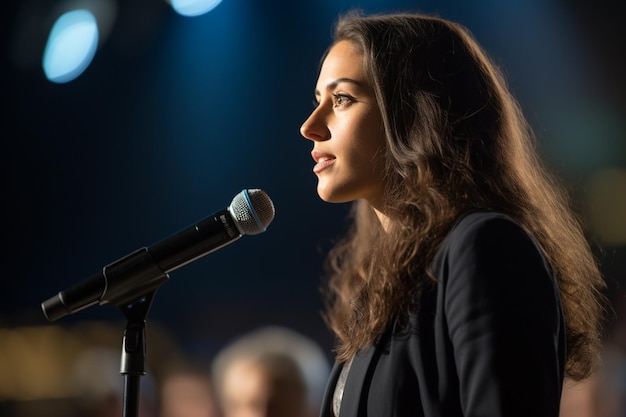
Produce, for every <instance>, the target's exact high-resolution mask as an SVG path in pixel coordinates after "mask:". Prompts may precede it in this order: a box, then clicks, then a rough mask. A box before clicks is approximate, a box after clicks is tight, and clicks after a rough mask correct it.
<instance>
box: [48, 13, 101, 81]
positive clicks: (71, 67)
mask: <svg viewBox="0 0 626 417" xmlns="http://www.w3.org/2000/svg"><path fill="white" fill-rule="evenodd" d="M97 48H98V24H97V22H96V18H95V17H94V15H93V14H92V13H91V12H90V11H88V10H83V9H80V10H73V11H71V12H67V13H65V14H63V15H62V16H61V17H59V19H57V21H56V22H55V24H54V26H53V27H52V30H51V31H50V35H49V36H48V41H47V43H46V48H45V50H44V53H43V70H44V73H45V74H46V77H47V78H48V80H50V81H52V82H55V83H66V82H68V81H72V80H73V79H75V78H76V77H78V76H79V75H80V74H82V73H83V71H85V69H87V67H88V66H89V64H90V63H91V60H92V59H93V57H94V55H95V53H96V49H97Z"/></svg>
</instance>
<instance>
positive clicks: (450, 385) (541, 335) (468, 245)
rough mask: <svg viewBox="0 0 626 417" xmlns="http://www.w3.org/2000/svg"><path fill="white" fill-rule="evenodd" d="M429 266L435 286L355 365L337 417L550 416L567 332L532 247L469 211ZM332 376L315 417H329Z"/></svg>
mask: <svg viewBox="0 0 626 417" xmlns="http://www.w3.org/2000/svg"><path fill="white" fill-rule="evenodd" d="M433 262H434V263H433V271H434V272H435V273H436V274H437V277H438V280H439V284H438V285H437V286H433V289H432V290H428V291H423V292H422V294H421V295H420V297H419V299H418V300H417V301H418V302H417V303H416V305H417V307H416V311H414V313H413V314H412V315H411V316H410V318H409V319H408V320H405V323H404V324H398V323H395V324H394V325H392V326H390V327H389V329H388V330H387V331H386V332H385V334H383V335H382V336H381V337H380V338H379V340H378V341H377V342H376V343H375V345H374V346H370V347H369V348H367V349H365V350H363V351H361V352H360V353H358V354H357V355H356V356H355V357H354V359H353V362H352V366H351V368H350V373H349V375H348V379H347V381H346V386H345V390H344V393H343V400H342V404H341V412H340V417H356V416H359V417H365V416H367V417H408V416H411V417H413V416H414V417H418V416H425V417H461V416H464V417H479V416H480V417H495V416H505V417H513V416H519V417H540V416H550V417H558V415H559V404H560V397H561V388H562V383H563V375H564V361H565V327H564V323H563V313H562V309H561V303H560V300H559V296H558V292H557V286H556V282H555V279H554V277H553V275H552V273H551V269H550V267H549V266H548V264H547V262H546V260H545V259H544V257H543V254H542V251H541V250H540V249H539V248H538V246H537V245H536V244H535V242H534V241H533V240H532V239H531V238H530V237H529V235H528V234H527V233H526V232H525V231H524V230H523V229H522V228H521V227H520V226H518V225H517V224H516V223H515V222H513V221H512V220H511V219H510V218H508V217H506V216H504V215H502V214H498V213H486V212H482V213H473V214H470V215H467V216H466V217H464V218H463V219H462V220H461V221H460V222H458V224H456V226H455V227H454V228H453V229H452V230H451V231H450V233H449V234H448V236H447V237H446V238H445V240H444V241H443V242H442V245H441V247H440V249H439V251H438V252H437V254H436V256H435V258H434V261H433ZM417 310H419V311H417ZM340 370H341V364H335V366H334V368H333V370H332V372H331V376H330V379H329V382H328V386H327V388H326V394H325V396H324V400H323V403H322V411H321V414H320V415H321V416H322V417H332V416H333V414H332V412H331V404H332V397H333V391H334V388H335V383H336V381H337V378H338V375H339V372H340Z"/></svg>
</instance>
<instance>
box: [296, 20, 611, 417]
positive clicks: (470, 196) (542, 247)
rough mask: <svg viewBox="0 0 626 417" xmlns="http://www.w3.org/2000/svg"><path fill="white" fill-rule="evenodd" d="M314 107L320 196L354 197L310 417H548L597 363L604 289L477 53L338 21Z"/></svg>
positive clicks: (461, 36) (454, 42) (473, 48)
mask: <svg viewBox="0 0 626 417" xmlns="http://www.w3.org/2000/svg"><path fill="white" fill-rule="evenodd" d="M315 95H316V102H317V105H316V108H315V109H314V110H313V112H312V114H311V115H310V116H309V118H308V119H307V120H306V121H305V122H304V124H303V125H302V127H301V134H302V135H303V136H304V137H305V138H306V139H309V140H311V141H312V143H313V151H312V156H313V159H314V160H315V167H314V169H313V171H314V173H315V174H316V175H317V177H318V186H317V192H318V194H319V196H320V198H322V199H323V200H324V201H327V202H335V203H343V202H354V204H353V209H352V223H351V228H350V230H349V232H348V233H347V234H346V236H345V237H344V238H343V239H341V240H340V241H339V242H338V243H337V244H336V246H335V247H334V248H333V250H332V251H331V253H330V254H329V257H328V265H329V275H330V277H329V290H328V294H327V295H328V298H327V300H328V308H327V311H326V319H327V321H328V323H329V325H330V327H331V328H332V330H333V331H334V332H335V334H336V337H337V347H336V353H337V356H336V358H337V363H336V365H335V368H334V369H333V372H332V375H331V378H330V381H329V384H328V388H327V393H326V397H325V399H324V403H323V410H322V416H325V417H326V416H328V417H331V416H334V417H351V416H357V415H358V416H371V417H385V416H427V417H439V416H441V417H454V416H466V417H467V416H524V417H528V416H554V417H556V416H558V414H559V402H560V395H561V389H562V384H563V380H564V377H567V378H572V379H574V380H581V379H584V378H585V377H587V376H589V375H590V374H591V372H592V371H593V369H594V366H595V360H596V357H597V352H598V349H599V347H600V345H601V326H600V324H601V316H602V312H603V304H604V299H603V297H602V295H601V294H602V288H603V280H602V278H601V276H600V273H599V271H598V268H597V265H596V264H595V261H594V259H593V256H592V254H591V251H590V249H589V246H588V245H587V243H586V241H585V238H584V235H583V232H582V230H581V227H580V225H579V223H578V222H577V220H576V218H575V216H574V215H573V214H572V213H571V211H570V209H569V208H568V205H567V198H566V196H565V194H564V192H563V191H562V190H561V189H560V188H559V186H558V185H557V184H556V182H555V181H554V180H553V179H552V177H551V176H550V175H549V174H548V173H547V171H546V170H545V169H544V168H543V167H542V165H541V162H540V160H539V158H538V156H537V154H536V152H535V150H534V149H533V138H532V135H531V132H530V129H529V127H528V125H527V123H526V121H525V119H524V117H523V115H522V113H521V111H520V109H519V107H518V105H517V103H516V102H515V100H514V98H513V97H512V95H511V93H510V92H509V91H508V90H507V86H506V84H505V81H504V80H503V77H502V76H501V74H500V73H499V72H498V70H497V68H496V67H495V66H494V64H493V63H492V62H491V61H490V60H489V58H488V57H487V56H486V54H485V52H484V51H483V50H482V49H481V48H480V46H479V45H478V44H477V42H476V41H475V40H474V39H473V37H472V36H471V35H470V34H469V32H468V31H467V30H465V29H464V28H463V27H461V26H459V25H458V24H455V23H452V22H449V21H446V20H443V19H440V18H435V17H429V16H425V15H417V14H415V15H412V14H392V15H380V16H369V17H364V16H359V15H356V14H351V15H347V16H344V17H343V18H342V19H340V21H339V22H338V24H337V27H336V30H335V40H334V42H333V45H331V47H330V49H329V50H328V52H327V54H326V56H325V58H324V60H323V63H322V67H321V70H320V73H319V77H318V80H317V86H316V90H315Z"/></svg>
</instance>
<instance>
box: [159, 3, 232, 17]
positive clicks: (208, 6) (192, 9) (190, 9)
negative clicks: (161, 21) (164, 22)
mask: <svg viewBox="0 0 626 417" xmlns="http://www.w3.org/2000/svg"><path fill="white" fill-rule="evenodd" d="M171 1H172V8H173V9H174V10H175V11H176V13H178V14H180V15H183V16H199V15H201V14H205V13H208V12H210V11H211V10H213V9H214V8H216V7H217V5H218V4H220V3H221V2H222V0H171Z"/></svg>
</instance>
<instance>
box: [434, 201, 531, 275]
mask: <svg viewBox="0 0 626 417" xmlns="http://www.w3.org/2000/svg"><path fill="white" fill-rule="evenodd" d="M469 247H472V248H482V249H485V250H491V251H492V253H498V252H500V251H502V250H505V248H506V247H509V248H511V247H516V248H520V247H522V248H526V249H527V250H531V251H533V252H534V251H539V252H540V253H543V251H542V250H541V249H540V247H539V245H538V244H537V243H536V241H535V240H534V238H533V237H532V236H531V235H530V233H528V232H527V231H526V230H525V229H524V228H523V227H522V226H521V225H520V224H519V223H518V222H517V221H516V220H514V219H513V218H512V217H510V216H508V215H506V214H503V213H500V212H489V211H480V212H473V213H469V214H467V215H465V216H463V217H461V218H460V219H458V220H457V221H456V223H455V224H454V225H453V226H452V228H451V229H450V231H449V232H448V234H447V235H446V237H445V238H444V240H443V241H442V243H441V246H440V248H439V251H438V253H437V255H436V256H435V261H436V263H437V262H438V261H441V258H442V257H445V256H448V255H451V254H455V253H459V251H464V250H466V249H467V248H469Z"/></svg>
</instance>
